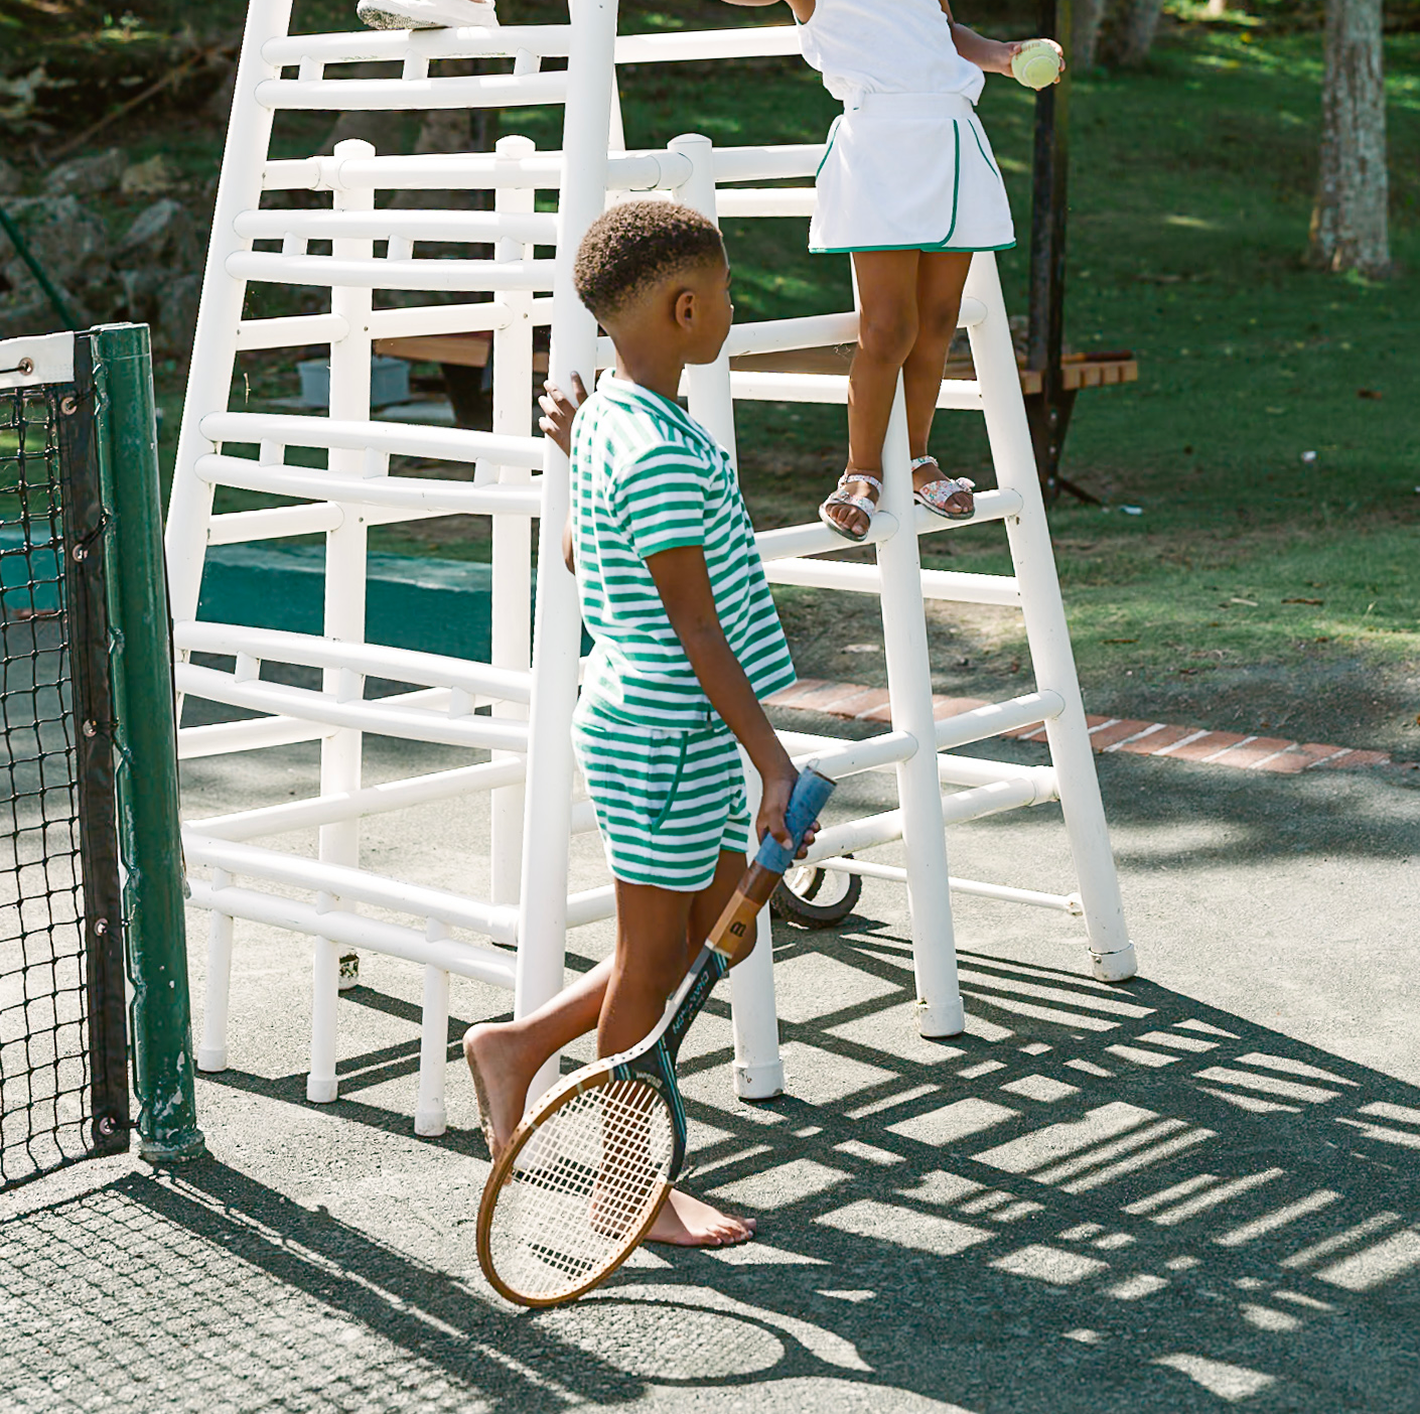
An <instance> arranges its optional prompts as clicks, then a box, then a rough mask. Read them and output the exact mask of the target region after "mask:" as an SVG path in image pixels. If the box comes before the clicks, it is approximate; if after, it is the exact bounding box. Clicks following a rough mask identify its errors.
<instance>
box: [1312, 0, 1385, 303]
mask: <svg viewBox="0 0 1420 1414" xmlns="http://www.w3.org/2000/svg"><path fill="white" fill-rule="evenodd" d="M1321 114H1322V118H1321V179H1320V182H1319V184H1318V189H1317V198H1316V206H1315V208H1314V209H1313V211H1312V224H1311V258H1312V259H1313V260H1314V261H1315V262H1316V263H1317V264H1318V265H1321V266H1324V267H1325V268H1326V269H1328V270H1358V271H1360V272H1361V273H1362V274H1363V275H1377V276H1379V275H1385V274H1387V273H1389V271H1390V239H1389V235H1388V233H1387V227H1386V205H1387V199H1388V196H1389V184H1388V181H1387V176H1386V141H1385V78H1384V73H1383V61H1382V56H1381V0H1327V4H1326V76H1325V79H1324V80H1323V86H1322V99H1321Z"/></svg>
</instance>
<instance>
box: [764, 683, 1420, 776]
mask: <svg viewBox="0 0 1420 1414" xmlns="http://www.w3.org/2000/svg"><path fill="white" fill-rule="evenodd" d="M767 705H769V706H772V707H787V708H789V709H790V710H792V711H800V712H822V713H824V714H825V715H826V716H830V717H843V718H846V719H849V720H851V721H859V722H891V720H892V712H891V710H890V708H889V706H888V694H887V690H886V689H885V688H876V687H864V686H862V684H860V683H852V682H826V681H824V680H823V679H822V678H803V679H801V680H800V681H799V682H797V683H795V684H794V685H793V687H787V688H785V689H784V690H783V691H782V692H776V693H775V694H774V695H773V696H772V697H770V698H769V699H768V700H767ZM987 705H988V704H987V703H986V702H985V701H983V700H982V699H980V698H976V697H943V696H941V695H934V696H933V698H932V711H933V714H934V715H935V716H936V717H937V718H938V719H941V718H943V717H954V716H956V715H957V714H958V713H961V712H969V711H971V710H972V709H973V708H975V707H985V706H987ZM1085 723H1086V725H1087V726H1088V727H1089V729H1090V745H1091V746H1092V747H1093V748H1094V749H1095V751H1096V752H1098V753H1100V754H1105V753H1113V752H1116V751H1127V752H1129V753H1130V754H1131V755H1134V756H1157V757H1166V758H1168V759H1171V760H1177V761H1195V762H1201V763H1204V764H1206V765H1210V766H1232V767H1234V768H1236V769H1239V770H1244V771H1275V772H1277V773H1279V774H1281V775H1293V776H1294V775H1297V774H1299V773H1300V772H1302V771H1316V770H1323V771H1356V770H1365V769H1369V768H1372V767H1376V766H1393V767H1396V768H1397V769H1400V770H1420V762H1408V761H1392V760H1391V758H1390V756H1389V755H1387V754H1386V753H1385V752H1384V751H1358V750H1355V749H1353V748H1351V747H1348V746H1329V745H1326V744H1325V743H1323V742H1316V741H1309V742H1305V743H1303V742H1299V741H1291V740H1289V739H1288V738H1286V737H1277V736H1257V735H1245V734H1243V733H1241V732H1217V731H1210V730H1208V729H1207V728H1206V727H1188V726H1179V725H1177V724H1174V723H1170V722H1150V721H1144V720H1137V719H1134V718H1129V717H1092V716H1087V717H1086V718H1085ZM1002 735H1004V736H1014V737H1019V738H1020V739H1021V740H1022V741H1040V742H1043V741H1044V740H1045V729H1044V728H1043V727H1021V728H1018V729H1017V730H1015V731H1010V732H1004V733H1002Z"/></svg>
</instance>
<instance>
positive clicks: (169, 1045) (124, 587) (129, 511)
mask: <svg viewBox="0 0 1420 1414" xmlns="http://www.w3.org/2000/svg"><path fill="white" fill-rule="evenodd" d="M92 337H93V344H94V363H95V367H96V369H97V370H99V371H100V375H101V378H102V383H101V384H100V387H101V391H102V393H103V396H104V400H105V402H106V403H107V407H108V428H107V433H108V435H107V437H103V436H102V435H101V437H100V468H101V474H102V476H103V478H104V482H105V487H104V490H105V500H106V501H107V502H108V504H109V506H110V507H111V515H112V525H111V528H110V530H109V533H108V535H107V536H106V537H105V544H106V551H105V553H106V555H107V557H108V570H109V584H110V591H109V593H110V601H111V606H112V619H113V625H114V638H115V645H116V647H117V654H116V656H117V659H118V663H119V665H120V666H119V671H118V672H117V673H116V674H115V707H116V713H115V715H116V717H117V721H118V724H117V730H116V733H115V735H116V740H117V744H118V748H119V771H118V805H119V821H120V828H121V829H122V831H123V839H124V863H125V865H126V867H127V878H126V882H125V886H124V913H125V915H126V922H125V931H126V933H127V938H128V968H129V979H130V981H131V982H132V984H133V1069H134V1081H135V1084H136V1087H137V1090H138V1098H139V1103H140V1111H139V1119H138V1134H139V1141H140V1149H139V1152H140V1153H141V1154H142V1155H143V1157H144V1158H146V1159H152V1160H155V1161H156V1160H172V1159H190V1158H195V1157H197V1156H198V1155H199V1154H201V1153H203V1152H204V1150H205V1144H204V1142H203V1137H202V1131H201V1130H200V1129H198V1127H197V1101H196V1097H195V1095H194V1093H193V1059H192V1005H191V998H190V997H189V994H188V979H187V930H186V927H185V919H184V916H183V888H182V856H181V849H180V845H179V843H178V841H179V821H178V786H177V724H176V721H175V716H174V711H173V669H172V649H171V640H170V637H169V631H170V620H169V618H168V596H167V585H166V580H165V578H164V574H163V536H162V524H163V521H162V512H161V510H160V508H159V503H158V432H157V417H156V412H155V405H154V398H153V369H152V360H151V355H150V352H149V347H148V330H147V327H146V326H144V325H141V324H118V325H109V326H106V327H103V328H99V329H96V330H94V331H93V335H92Z"/></svg>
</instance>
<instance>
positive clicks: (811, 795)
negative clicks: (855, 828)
mask: <svg viewBox="0 0 1420 1414" xmlns="http://www.w3.org/2000/svg"><path fill="white" fill-rule="evenodd" d="M837 784H838V782H837V781H831V780H829V779H828V777H827V776H821V775H820V774H819V773H818V772H817V771H815V770H814V768H813V767H812V766H808V767H805V769H804V770H802V771H801V772H799V779H798V780H797V781H796V782H795V783H794V791H793V794H792V795H790V797H789V804H788V806H787V808H786V809H785V811H784V825H785V828H786V829H787V830H788V831H789V835H790V837H791V838H792V839H793V841H794V847H793V849H785V848H784V846H783V845H782V844H780V843H779V841H778V840H776V839H775V838H774V836H773V835H765V837H764V842H763V843H762V844H761V845H760V846H759V853H758V854H756V855H755V857H754V862H755V863H756V864H758V865H760V867H761V868H764V869H768V870H769V871H770V872H771V873H774V874H782V873H783V872H784V871H785V870H786V869H787V868H788V867H789V866H790V865H791V864H792V863H793V862H794V856H795V855H796V854H797V853H798V852H799V846H800V845H801V844H803V842H804V835H805V834H806V833H807V831H808V829H809V827H810V826H811V825H812V824H813V822H814V821H815V820H817V819H818V814H819V811H820V810H822V809H823V807H824V805H825V804H826V803H827V801H828V798H829V796H831V795H832V794H833V788H834V786H836V785H837Z"/></svg>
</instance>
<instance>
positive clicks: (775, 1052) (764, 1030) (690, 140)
mask: <svg viewBox="0 0 1420 1414" xmlns="http://www.w3.org/2000/svg"><path fill="white" fill-rule="evenodd" d="M670 150H671V151H672V152H678V153H680V154H681V155H682V156H683V157H687V158H689V159H690V178H689V180H688V181H687V182H686V183H685V185H684V186H683V187H681V188H680V190H679V191H678V192H677V193H676V195H677V197H678V198H679V199H680V200H681V201H682V202H684V203H685V205H687V206H689V207H692V208H693V209H694V210H696V211H698V212H700V214H701V215H702V216H708V217H709V218H710V220H712V221H715V222H716V224H717V225H718V224H719V222H718V220H717V218H716V215H715V151H714V147H713V145H712V144H711V142H710V139H709V138H708V137H701V136H699V135H697V134H694V133H688V134H685V135H683V136H681V137H678V138H674V139H672V141H671V143H670ZM686 374H687V381H688V382H689V384H690V396H689V399H688V401H689V404H690V412H691V416H692V417H694V418H695V419H696V420H697V421H698V422H699V423H700V424H701V425H702V426H703V427H705V428H706V429H707V430H708V431H709V432H710V433H711V435H712V436H713V437H714V438H715V440H716V441H717V442H719V444H720V445H721V446H722V447H724V449H725V450H726V451H727V452H728V453H729V454H730V465H731V466H734V465H736V464H737V461H738V458H737V456H736V449H735V402H734V395H733V394H732V393H731V391H730V358H729V355H728V354H727V353H726V352H725V351H724V350H723V349H722V350H721V351H720V356H719V358H717V359H716V360H715V362H714V363H704V364H692V365H691V366H690V367H689V368H688V369H687V370H686ZM740 757H741V760H742V761H743V763H744V772H745V789H746V793H747V798H748V801H749V810H750V818H751V819H753V818H754V817H755V815H756V814H757V813H758V811H759V797H760V790H761V783H760V779H759V773H758V772H757V771H756V770H755V769H754V765H753V763H752V762H751V761H750V759H749V757H748V755H746V754H745V752H744V750H743V748H741V750H740ZM755 927H756V930H757V931H756V935H755V945H754V950H753V951H752V952H751V953H750V955H749V956H748V957H747V958H745V959H744V961H743V962H741V963H740V964H739V965H738V966H737V967H736V968H734V970H733V971H732V972H731V973H730V1016H731V1020H732V1023H733V1027H734V1036H735V1066H734V1072H735V1094H736V1095H738V1096H739V1098H740V1099H742V1100H769V1099H773V1098H774V1096H776V1095H782V1094H783V1093H784V1061H783V1058H782V1057H781V1056H780V1054H779V1016H778V1012H777V1009H776V1006H775V999H774V935H773V925H772V922H771V919H770V916H769V910H768V909H767V908H764V909H761V910H760V913H759V918H758V921H757V922H756V924H755Z"/></svg>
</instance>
